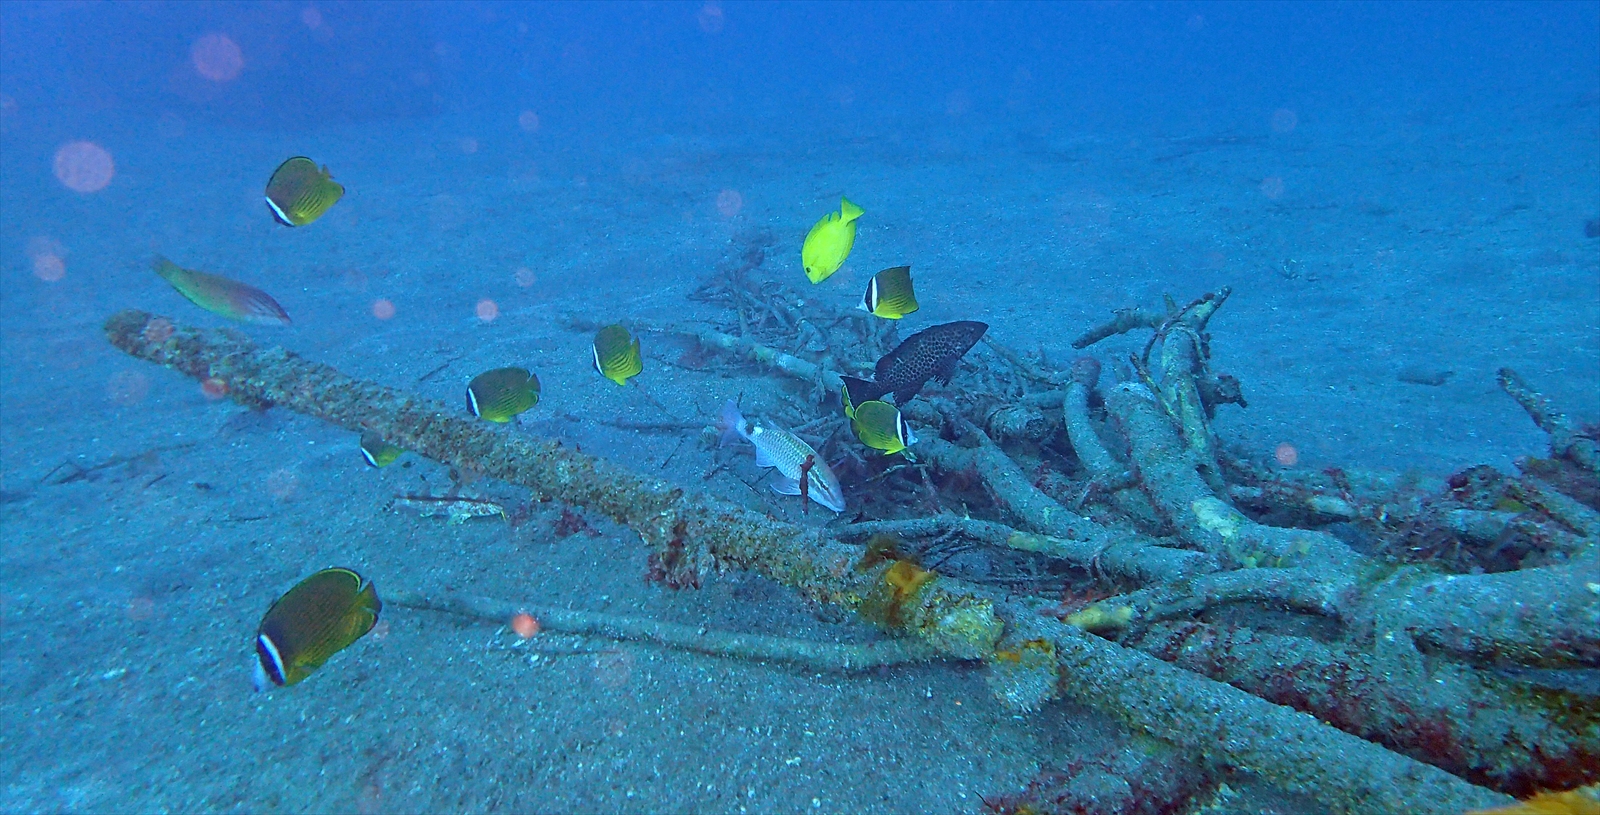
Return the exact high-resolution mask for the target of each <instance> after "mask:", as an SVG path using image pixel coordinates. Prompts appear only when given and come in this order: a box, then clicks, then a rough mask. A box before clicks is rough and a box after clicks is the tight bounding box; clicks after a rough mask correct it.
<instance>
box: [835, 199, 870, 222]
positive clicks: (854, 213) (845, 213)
mask: <svg viewBox="0 0 1600 815" xmlns="http://www.w3.org/2000/svg"><path fill="white" fill-rule="evenodd" d="M866 212H867V211H866V210H864V209H862V208H861V207H858V206H856V205H855V204H852V203H850V199H848V198H845V197H844V196H840V197H839V220H841V221H844V222H845V223H850V222H851V221H854V220H855V219H857V218H860V217H861V216H862V215H865V214H866Z"/></svg>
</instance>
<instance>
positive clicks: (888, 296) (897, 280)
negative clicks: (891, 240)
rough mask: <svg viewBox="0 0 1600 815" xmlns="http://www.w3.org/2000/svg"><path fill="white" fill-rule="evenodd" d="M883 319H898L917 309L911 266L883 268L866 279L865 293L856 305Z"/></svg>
mask: <svg viewBox="0 0 1600 815" xmlns="http://www.w3.org/2000/svg"><path fill="white" fill-rule="evenodd" d="M856 308H859V309H861V310H862V311H865V312H867V313H869V314H874V315H876V316H879V317H882V318H884V319H885V320H898V319H900V318H901V317H904V316H906V315H907V314H910V313H911V312H913V311H916V310H917V295H916V292H914V291H912V289H911V267H910V266H895V267H892V268H889V269H884V270H883V271H881V272H878V273H877V274H875V275H873V276H872V279H871V280H869V281H867V293H866V294H865V295H864V296H862V298H861V303H860V304H858V305H857V306H856Z"/></svg>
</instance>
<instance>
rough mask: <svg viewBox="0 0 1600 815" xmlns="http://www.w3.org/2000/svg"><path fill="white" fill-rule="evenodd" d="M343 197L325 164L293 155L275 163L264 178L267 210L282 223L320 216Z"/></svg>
mask: <svg viewBox="0 0 1600 815" xmlns="http://www.w3.org/2000/svg"><path fill="white" fill-rule="evenodd" d="M343 196H344V185H342V184H340V183H339V182H337V181H334V180H333V175H332V174H330V173H329V172H328V168H327V166H326V165H324V166H322V167H318V166H317V163H316V162H314V161H312V160H311V159H308V158H306V157H305V156H295V157H294V158H292V159H289V160H288V161H285V162H284V163H282V164H279V165H278V169H276V170H274V171H273V173H272V178H271V179H269V180H268V181H267V209H270V210H272V217H274V218H277V219H278V223H280V224H283V225H284V226H305V225H306V224H309V223H311V222H312V221H315V220H316V219H318V218H321V217H322V213H324V212H327V211H328V209H329V208H331V207H332V206H333V205H334V204H336V203H338V201H339V199H340V198H341V197H343Z"/></svg>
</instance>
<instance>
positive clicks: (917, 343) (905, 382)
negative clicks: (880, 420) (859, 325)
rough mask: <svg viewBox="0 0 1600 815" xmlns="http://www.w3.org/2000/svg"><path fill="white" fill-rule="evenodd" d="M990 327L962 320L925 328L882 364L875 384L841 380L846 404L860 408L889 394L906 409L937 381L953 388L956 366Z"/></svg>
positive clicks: (902, 344)
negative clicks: (931, 383)
mask: <svg viewBox="0 0 1600 815" xmlns="http://www.w3.org/2000/svg"><path fill="white" fill-rule="evenodd" d="M988 330H989V326H988V325H986V324H984V323H980V322H975V321H973V320H960V321H958V322H954V323H943V324H940V325H936V326H931V327H929V328H924V329H922V330H921V331H918V332H917V333H915V334H912V335H911V336H909V337H906V339H905V342H902V343H900V344H899V345H898V346H896V347H895V349H894V350H893V351H890V352H889V353H887V354H884V355H883V358H882V359H880V360H878V365H877V369H876V371H875V372H874V373H873V376H872V380H871V381H868V380H865V379H857V378H855V377H850V376H846V377H841V379H843V380H844V388H845V394H846V396H845V400H846V401H847V402H848V403H850V404H853V405H860V404H861V403H862V402H866V401H869V400H872V399H877V398H878V397H880V396H883V395H884V394H886V393H893V394H894V403H895V404H897V405H903V404H905V403H906V402H909V401H911V397H913V396H916V395H917V392H918V391H920V390H922V386H923V385H926V384H928V380H929V379H937V380H939V381H940V382H942V383H945V384H949V382H950V377H951V376H954V375H955V372H956V364H957V363H959V362H960V361H961V357H963V356H965V355H966V353H967V352H968V351H970V350H972V346H974V345H976V344H977V343H978V340H979V339H981V338H982V337H983V334H984V332H985V331H988Z"/></svg>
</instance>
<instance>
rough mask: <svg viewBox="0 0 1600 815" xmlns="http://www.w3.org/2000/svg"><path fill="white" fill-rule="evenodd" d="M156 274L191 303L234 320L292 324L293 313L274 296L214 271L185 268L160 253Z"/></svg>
mask: <svg viewBox="0 0 1600 815" xmlns="http://www.w3.org/2000/svg"><path fill="white" fill-rule="evenodd" d="M152 267H153V268H154V269H155V271H156V274H158V275H161V278H162V279H163V280H165V281H167V282H168V283H171V284H172V287H173V288H174V289H177V290H178V293H179V294H181V295H183V296H184V297H187V298H189V302H191V303H194V304H195V305H197V306H199V307H201V308H203V309H205V310H206V311H209V312H211V313H212V314H220V315H222V316H223V317H227V318H228V319H230V320H239V321H240V322H246V323H257V324H260V325H288V324H289V315H288V313H286V312H285V311H284V310H283V306H280V305H278V301H277V300H274V299H272V295H270V294H267V293H266V292H264V291H262V290H260V289H258V288H256V287H255V286H247V285H245V284H243V283H240V282H239V281H237V280H229V279H228V278H226V277H221V276H218V275H214V274H206V273H205V272H197V271H195V270H193V269H185V268H183V267H182V266H179V265H178V264H176V263H173V262H172V261H170V260H167V259H166V258H164V257H162V256H160V255H156V259H155V262H154V263H153V264H152Z"/></svg>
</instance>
